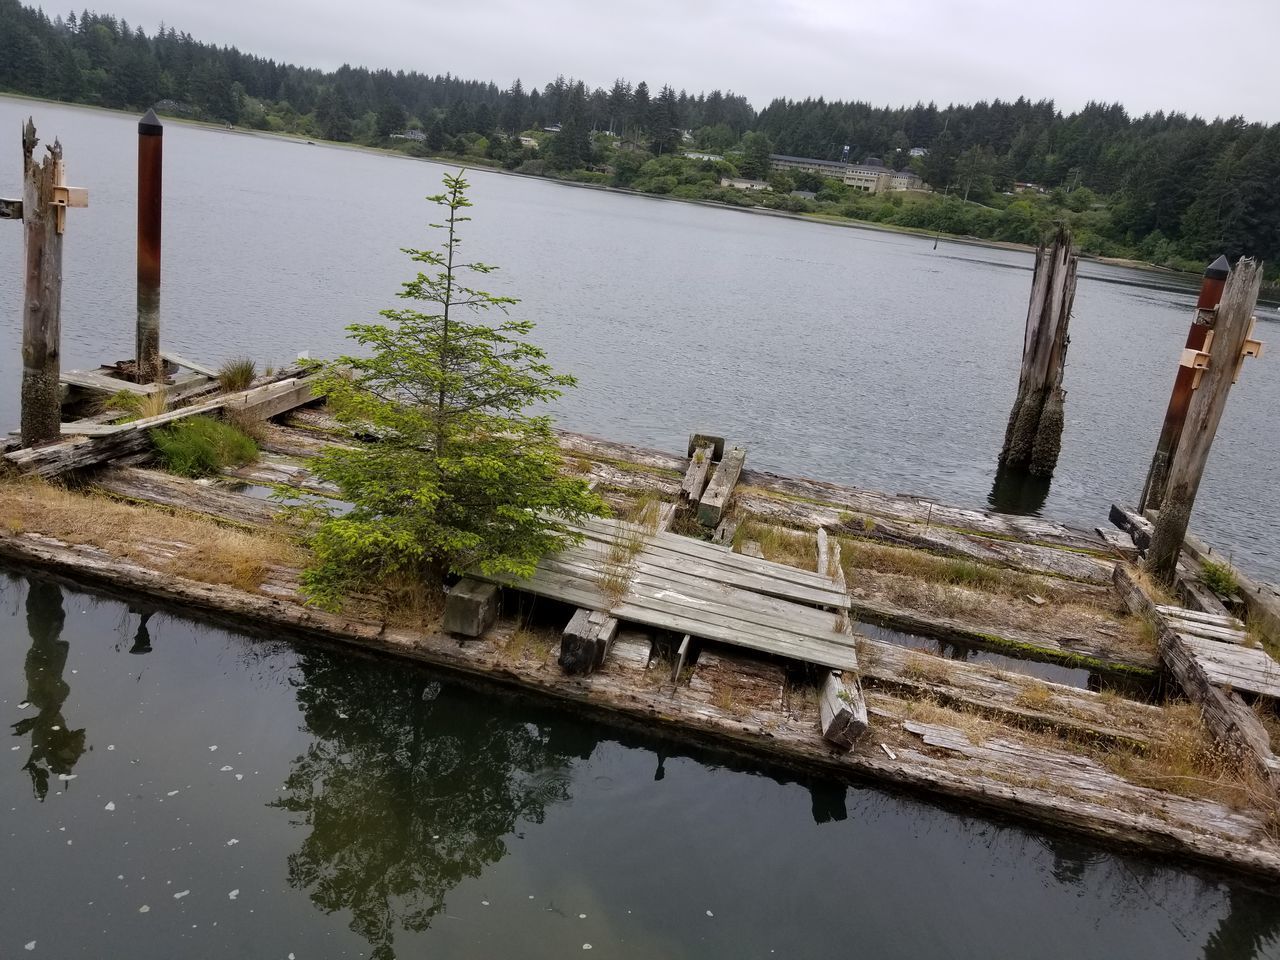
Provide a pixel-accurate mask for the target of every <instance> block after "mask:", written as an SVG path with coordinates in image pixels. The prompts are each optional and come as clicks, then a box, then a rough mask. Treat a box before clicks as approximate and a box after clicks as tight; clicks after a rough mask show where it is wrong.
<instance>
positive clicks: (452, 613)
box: [441, 577, 498, 637]
mask: <svg viewBox="0 0 1280 960" xmlns="http://www.w3.org/2000/svg"><path fill="white" fill-rule="evenodd" d="M497 619H498V587H497V585H496V584H493V583H486V582H484V581H481V580H473V579H472V578H470V577H464V578H463V579H461V580H459V581H458V582H457V583H455V584H454V585H453V586H452V587H450V588H449V595H448V597H446V598H445V602H444V620H443V623H442V624H441V627H442V629H443V630H444V631H445V632H446V633H452V634H456V635H457V636H460V637H479V636H483V635H484V632H485V631H486V630H488V629H489V628H490V627H492V626H493V624H494V621H496V620H497Z"/></svg>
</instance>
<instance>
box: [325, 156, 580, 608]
mask: <svg viewBox="0 0 1280 960" xmlns="http://www.w3.org/2000/svg"><path fill="white" fill-rule="evenodd" d="M444 186H445V191H444V193H442V194H439V195H438V196H434V197H430V198H428V199H429V200H431V202H433V203H435V204H438V205H439V206H441V207H442V208H444V210H445V211H446V212H447V214H446V216H445V217H444V222H443V223H442V224H440V225H439V229H441V230H442V231H443V232H444V240H443V243H442V244H441V246H440V248H439V249H436V250H410V251H408V253H409V255H410V257H411V258H412V259H413V261H414V262H415V263H416V264H419V265H420V266H419V272H418V274H417V275H416V276H415V277H414V278H413V279H412V280H410V281H409V282H408V283H406V284H404V288H403V290H402V291H401V293H400V296H401V298H403V299H405V300H407V301H412V302H413V304H415V305H410V306H406V307H403V308H399V309H390V310H384V311H382V317H383V320H384V321H385V322H384V323H374V324H356V325H354V326H352V327H349V328H348V329H349V331H350V335H351V338H352V340H354V341H355V343H356V344H358V345H359V346H360V348H361V349H360V351H359V353H358V355H355V356H349V357H342V358H341V359H339V360H338V361H337V362H336V365H334V366H333V367H331V368H329V372H328V375H327V376H326V377H325V383H324V389H325V391H326V393H327V396H328V402H329V404H330V406H331V407H332V409H333V411H334V413H335V415H336V416H337V417H338V418H339V420H341V421H342V422H343V423H344V424H345V425H347V426H348V427H349V428H350V429H352V430H359V431H361V432H366V433H367V432H373V433H376V434H377V435H378V437H379V442H377V443H367V444H359V445H354V446H351V447H331V448H329V449H328V450H327V451H326V452H324V453H323V454H321V455H320V456H319V457H318V458H317V459H316V460H315V461H313V463H314V468H315V472H316V474H317V476H319V477H321V478H322V479H323V480H326V481H328V482H330V483H333V484H335V485H336V486H337V487H338V489H339V490H340V491H341V493H342V497H343V499H345V500H347V501H349V502H350V503H352V504H354V506H353V508H352V509H351V511H350V512H349V513H346V514H344V515H341V516H336V515H329V516H328V517H327V518H326V519H324V520H323V522H322V523H321V524H320V526H319V527H318V529H317V530H316V532H315V534H314V536H313V537H312V538H311V546H312V549H313V550H314V554H315V565H314V566H313V567H312V569H310V570H309V571H307V573H306V574H305V575H304V578H303V583H304V586H305V588H306V590H307V592H308V594H309V596H310V597H311V599H312V600H313V601H314V602H316V603H320V604H324V605H328V606H336V605H339V604H340V603H341V601H342V599H343V598H344V597H345V596H346V595H348V593H349V592H350V591H353V590H371V589H375V590H385V589H387V588H388V587H389V586H390V585H394V584H397V583H410V584H413V583H420V582H422V580H423V578H427V579H429V580H430V581H431V582H434V583H437V584H438V583H439V582H440V580H441V578H442V577H443V576H445V575H446V574H448V573H450V572H453V573H464V572H467V571H471V570H479V571H482V572H484V573H488V574H500V573H506V574H515V575H520V576H527V575H529V574H531V573H532V572H533V570H534V567H535V566H536V565H537V563H538V561H539V560H540V559H541V558H542V557H543V556H545V555H546V554H548V553H551V552H553V551H555V550H557V549H560V548H561V547H563V546H564V545H565V544H566V543H568V542H571V541H573V540H574V539H576V538H575V537H574V535H573V534H572V533H571V532H570V530H569V528H568V527H567V526H566V524H567V523H569V522H574V521H578V520H581V519H582V518H583V517H585V516H587V515H590V514H596V513H599V512H601V511H602V509H603V503H602V501H601V500H600V499H599V498H598V497H597V496H596V495H595V494H593V493H592V492H591V491H590V489H589V488H588V487H587V485H586V483H585V482H584V481H583V480H581V479H578V478H576V477H568V476H566V475H565V474H563V473H562V472H561V469H560V468H561V462H560V455H559V447H558V446H557V444H556V439H555V435H554V434H553V433H552V431H551V423H550V420H549V418H547V417H545V416H534V415H531V414H530V413H529V412H528V409H529V408H530V407H532V406H535V405H540V404H542V403H545V402H547V401H550V400H553V399H555V398H556V397H559V396H560V394H561V392H562V391H563V390H564V389H565V388H568V387H572V386H574V385H575V381H574V379H573V378H572V377H570V376H567V375H564V374H557V373H555V372H554V371H553V370H552V368H551V366H550V365H549V364H548V363H547V361H546V355H545V353H544V352H543V351H542V350H541V349H539V348H538V347H536V346H534V345H533V344H532V343H530V342H529V341H528V340H527V339H526V338H527V337H528V335H529V333H530V331H531V330H532V329H533V324H532V323H531V322H529V321H524V320H510V319H506V317H505V315H506V313H507V311H508V310H509V309H510V308H511V307H514V306H515V305H516V303H517V302H518V301H516V300H513V299H511V298H509V297H496V296H493V295H491V294H488V293H485V292H483V291H481V290H476V289H474V288H472V287H469V286H467V285H466V280H465V276H466V274H468V273H470V274H479V275H481V276H483V275H485V274H488V273H491V272H492V271H493V270H494V269H495V268H494V267H492V266H489V265H487V264H484V263H478V262H474V261H468V260H466V259H465V258H464V257H463V255H462V251H461V244H462V238H461V237H460V236H459V233H458V227H459V226H460V225H461V224H462V223H465V222H467V221H468V220H470V217H468V216H466V215H465V211H466V209H467V208H468V207H470V206H471V202H470V201H469V200H468V199H467V196H466V190H467V182H466V181H465V180H464V179H463V178H462V176H461V174H459V175H457V176H450V175H446V176H445V178H444ZM428 270H431V271H435V272H434V273H428V272H425V271H428ZM416 304H428V305H429V307H428V309H429V310H430V311H431V312H422V311H421V310H419V309H418V308H417V306H416ZM491 310H497V311H499V313H500V314H502V315H503V317H502V319H500V320H499V322H497V323H496V324H495V325H492V326H490V325H486V324H484V323H481V322H478V318H479V317H480V316H482V315H483V314H484V313H485V312H487V311H491Z"/></svg>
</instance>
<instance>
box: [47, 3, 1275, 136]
mask: <svg viewBox="0 0 1280 960" xmlns="http://www.w3.org/2000/svg"><path fill="white" fill-rule="evenodd" d="M54 2H56V0H54ZM46 9H56V8H55V7H54V5H53V3H52V2H50V3H47V5H46ZM98 9H99V10H101V11H102V12H108V11H109V12H111V13H114V14H115V15H116V16H119V17H123V18H125V19H127V20H128V21H129V22H130V24H132V25H135V26H136V25H138V24H141V25H142V26H143V27H144V29H146V30H147V32H148V33H151V32H152V31H153V30H154V28H155V27H156V25H157V24H159V23H160V22H161V21H162V20H163V21H165V22H166V23H167V24H169V25H171V26H174V27H176V28H177V29H179V30H185V31H187V32H189V33H191V34H192V35H193V36H195V37H196V38H197V39H199V40H204V41H208V42H214V43H219V44H228V45H235V46H237V47H239V48H240V49H241V50H243V51H245V52H252V53H257V54H261V55H263V56H268V57H273V58H275V59H277V60H286V61H289V62H293V63H298V64H300V65H305V66H314V67H322V68H327V69H332V68H334V67H337V66H340V65H341V64H343V63H351V64H352V65H357V66H358V65H363V66H368V67H372V68H379V67H386V68H390V69H405V70H412V69H416V70H419V71H421V72H426V73H432V74H435V73H453V74H455V75H457V76H461V77H464V78H467V79H480V80H494V81H495V82H497V83H498V84H499V85H500V86H503V87H505V86H507V85H509V84H510V82H511V81H512V80H513V79H515V78H516V77H517V76H518V77H520V78H521V79H522V80H523V81H524V84H525V87H526V89H528V88H529V87H530V86H531V85H536V86H538V87H541V86H543V85H544V84H545V83H547V82H548V81H549V80H552V79H554V78H555V76H556V74H564V75H565V76H566V77H576V78H578V79H581V80H583V81H585V82H586V83H587V84H588V85H589V86H608V85H610V84H612V82H613V80H614V78H615V77H619V76H621V77H625V78H626V79H628V80H630V81H632V82H633V83H635V82H638V81H640V80H645V81H647V82H648V84H649V86H650V87H651V88H654V89H656V88H657V87H659V86H661V85H662V84H664V83H669V84H671V85H672V86H673V87H675V88H676V89H677V90H679V89H681V88H683V89H686V90H688V91H689V92H690V93H696V92H697V91H709V90H712V89H716V88H719V89H722V90H726V91H727V90H730V89H731V90H733V91H735V92H737V93H740V94H744V95H745V96H746V97H747V98H748V99H749V100H750V101H751V102H752V104H753V105H754V106H755V107H756V108H757V109H761V108H763V107H764V106H766V105H767V104H768V103H769V101H771V100H772V99H774V98H775V97H788V98H792V99H802V98H804V97H817V96H823V97H826V98H827V99H828V100H863V101H869V102H871V103H873V104H876V105H890V106H899V105H904V104H912V103H915V102H916V101H922V102H926V103H927V102H929V101H930V100H932V101H935V102H936V103H938V104H939V105H940V106H942V105H945V104H947V103H971V102H973V101H975V100H992V99H996V98H1001V99H1014V98H1016V97H1018V96H1019V95H1024V96H1027V97H1030V98H1032V99H1042V98H1049V99H1052V100H1054V101H1055V102H1056V103H1057V105H1058V107H1059V109H1061V110H1064V111H1068V112H1069V111H1071V110H1073V109H1076V108H1078V107H1080V106H1083V105H1084V104H1085V103H1087V102H1088V101H1090V100H1101V101H1106V102H1115V101H1119V102H1120V103H1122V104H1124V105H1125V107H1126V108H1128V110H1129V111H1130V113H1132V114H1135V115H1137V114H1142V113H1146V112H1149V111H1155V110H1161V109H1163V110H1166V111H1170V110H1178V111H1182V112H1184V113H1195V114H1199V115H1201V116H1205V117H1209V118H1212V117H1216V116H1235V115H1240V116H1244V117H1245V118H1246V119H1247V120H1256V121H1262V122H1265V123H1275V122H1277V121H1280V95H1278V94H1280V0H1217V2H1209V0H1196V2H1191V0H1071V2H1066V3H1052V4H1051V3H1044V2H1036V0H1030V2H1028V0H1021V2H1012V0H965V2H950V0H844V2H834V0H772V2H770V0H645V2H642V3H619V2H616V0H615V2H609V0H594V2H583V0H539V2H536V3H534V2H528V0H467V2H463V3H447V4H446V3H443V2H439V0H361V2H360V3H358V4H352V3H351V2H350V0H309V2H308V3H307V4H305V5H303V4H299V3H297V2H296V0H294V2H289V3H286V2H283V0H187V2H179V3H173V2H172V0H103V2H102V3H101V4H100V5H99V7H98ZM1215 37H1218V38H1221V40H1219V41H1218V42H1215Z"/></svg>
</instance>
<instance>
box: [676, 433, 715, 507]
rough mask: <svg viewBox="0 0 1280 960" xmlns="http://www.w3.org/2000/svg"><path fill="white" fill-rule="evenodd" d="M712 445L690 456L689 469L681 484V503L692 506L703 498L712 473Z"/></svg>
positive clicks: (701, 448)
mask: <svg viewBox="0 0 1280 960" xmlns="http://www.w3.org/2000/svg"><path fill="white" fill-rule="evenodd" d="M711 453H712V447H711V444H709V443H708V444H703V445H702V446H700V447H698V448H697V449H696V450H694V451H693V453H692V454H691V455H690V456H689V468H688V469H687V470H686V471H685V474H684V480H683V481H682V482H681V483H680V503H681V504H682V505H692V504H695V503H697V502H698V501H699V500H700V499H701V498H702V491H703V490H705V489H706V486H707V476H708V475H709V474H710V472H711Z"/></svg>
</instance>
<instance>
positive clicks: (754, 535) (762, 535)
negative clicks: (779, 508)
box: [733, 520, 818, 571]
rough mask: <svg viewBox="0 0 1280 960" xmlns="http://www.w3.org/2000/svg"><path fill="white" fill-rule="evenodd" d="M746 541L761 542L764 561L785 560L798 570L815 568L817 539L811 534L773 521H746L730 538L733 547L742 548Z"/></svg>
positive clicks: (779, 561)
mask: <svg viewBox="0 0 1280 960" xmlns="http://www.w3.org/2000/svg"><path fill="white" fill-rule="evenodd" d="M748 540H754V541H756V542H757V543H758V544H760V550H761V552H763V553H764V557H765V559H766V560H772V561H773V562H774V563H785V564H786V565H787V566H789V567H798V568H799V569H801V570H813V571H817V569H818V539H817V535H816V534H814V533H809V532H807V531H801V530H791V529H788V528H787V527H780V526H778V525H777V524H772V523H760V522H759V521H756V520H748V521H747V522H746V523H743V524H742V525H741V526H740V527H738V530H737V532H736V533H735V534H734V537H733V545H734V547H735V548H741V546H742V544H743V543H745V542H746V541H748Z"/></svg>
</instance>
